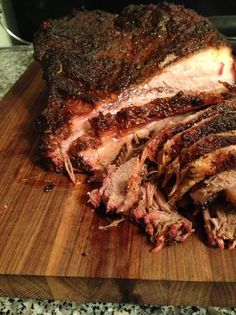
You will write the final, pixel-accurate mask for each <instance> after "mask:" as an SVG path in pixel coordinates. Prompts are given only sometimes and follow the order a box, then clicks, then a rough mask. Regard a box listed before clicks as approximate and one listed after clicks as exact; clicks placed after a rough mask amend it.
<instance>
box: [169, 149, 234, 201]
mask: <svg viewBox="0 0 236 315" xmlns="http://www.w3.org/2000/svg"><path fill="white" fill-rule="evenodd" d="M235 166H236V146H235V145H232V146H228V147H226V148H221V149H218V150H215V151H214V152H211V153H209V154H206V155H203V156H201V157H200V158H199V159H197V160H195V161H193V162H191V163H189V164H187V165H186V167H184V168H183V169H182V170H180V176H179V179H178V181H177V183H176V184H175V187H174V188H173V189H172V192H171V193H170V196H171V198H170V200H169V202H170V204H176V202H177V201H178V200H180V199H181V197H182V196H183V195H184V194H185V193H186V192H188V191H189V190H190V189H191V188H192V187H193V186H194V185H196V184H197V183H199V182H201V181H202V180H204V179H205V178H206V177H208V176H212V175H215V174H217V173H219V172H223V171H226V170H230V169H233V168H235Z"/></svg>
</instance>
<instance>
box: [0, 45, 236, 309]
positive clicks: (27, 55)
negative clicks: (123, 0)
mask: <svg viewBox="0 0 236 315" xmlns="http://www.w3.org/2000/svg"><path fill="white" fill-rule="evenodd" d="M32 54H33V48H32V47H31V46H29V47H26V46H16V47H14V48H1V49H0V99H1V98H2V97H3V95H4V94H5V93H6V92H7V91H8V90H9V89H10V88H11V86H12V85H13V84H14V82H15V81H16V80H17V79H18V78H19V77H20V75H21V74H22V73H23V72H24V70H25V69H26V68H27V66H28V65H29V64H30V62H31V61H32ZM0 314H9V315H11V314H12V315H18V314H19V315H21V314H24V315H29V314H33V315H39V314H42V315H44V314H46V315H79V314H91V315H92V314H95V315H100V314H105V315H112V314H114V315H127V314H132V315H146V314H155V315H159V314H160V315H175V314H176V315H181V314H185V315H218V314H219V315H226V314H227V315H234V314H236V308H218V307H208V308H200V307H196V306H185V307H183V306H178V307H177V306H176V307H174V306H157V305H155V306H154V305H132V304H111V303H93V302H90V303H84V304H78V303H75V302H70V301H40V300H32V299H29V300H23V299H19V298H15V299H14V298H8V297H0Z"/></svg>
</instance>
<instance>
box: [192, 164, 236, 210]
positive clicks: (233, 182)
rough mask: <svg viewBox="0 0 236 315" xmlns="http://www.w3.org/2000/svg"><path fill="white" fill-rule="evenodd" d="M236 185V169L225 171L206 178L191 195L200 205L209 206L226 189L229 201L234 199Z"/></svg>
mask: <svg viewBox="0 0 236 315" xmlns="http://www.w3.org/2000/svg"><path fill="white" fill-rule="evenodd" d="M235 187H236V169H232V170H229V171H224V172H221V173H218V174H217V175H214V176H212V177H209V178H207V179H206V180H204V181H203V182H202V183H201V185H200V187H196V189H194V190H193V191H192V192H191V193H190V196H191V198H192V199H193V201H194V203H195V204H196V205H197V206H198V207H207V206H209V204H211V202H212V200H214V197H216V195H217V194H218V193H219V192H221V191H224V192H225V193H226V196H227V198H226V199H227V200H228V201H229V202H231V201H232V204H233V202H234V200H233V195H235V193H233V189H234V188H235Z"/></svg>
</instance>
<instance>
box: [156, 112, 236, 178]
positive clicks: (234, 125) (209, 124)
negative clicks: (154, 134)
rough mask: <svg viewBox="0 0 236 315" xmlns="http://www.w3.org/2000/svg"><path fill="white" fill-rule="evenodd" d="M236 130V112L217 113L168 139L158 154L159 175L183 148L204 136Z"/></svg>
mask: <svg viewBox="0 0 236 315" xmlns="http://www.w3.org/2000/svg"><path fill="white" fill-rule="evenodd" d="M231 130H236V112H231V111H229V112H228V111H226V112H224V113H222V114H220V113H216V114H213V115H212V116H210V117H208V118H206V119H203V120H202V121H200V122H199V123H197V124H194V125H193V126H192V127H191V128H189V129H187V130H184V131H183V132H181V133H179V134H177V135H176V136H174V137H173V138H172V139H170V140H168V141H167V142H166V143H165V145H164V147H163V149H162V150H161V151H160V152H159V153H158V155H157V163H158V175H159V176H160V175H162V174H163V172H164V171H165V170H166V166H167V165H168V164H170V162H171V161H173V160H174V159H175V158H176V157H178V156H179V154H180V153H181V151H182V150H183V149H186V148H189V147H190V146H191V145H192V144H194V143H195V142H196V141H198V140H199V139H201V138H202V137H203V136H207V135H209V134H212V133H220V132H226V131H231Z"/></svg>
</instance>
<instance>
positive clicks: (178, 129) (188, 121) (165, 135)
mask: <svg viewBox="0 0 236 315" xmlns="http://www.w3.org/2000/svg"><path fill="white" fill-rule="evenodd" d="M235 109H236V99H235V98H233V99H232V100H228V101H225V102H223V103H219V104H217V105H213V106H211V107H209V108H207V109H205V110H202V111H199V112H196V113H194V114H192V115H189V116H187V117H186V118H183V119H180V120H177V122H173V123H168V124H167V126H166V127H165V128H163V129H162V130H161V131H160V132H159V133H157V135H156V136H155V137H153V138H152V139H151V140H150V141H149V142H148V143H147V146H146V147H145V150H144V153H143V158H148V159H149V160H151V161H156V160H157V157H158V155H161V154H162V153H163V150H162V149H163V146H164V145H165V144H166V143H170V144H171V142H168V141H169V140H171V139H172V138H174V136H176V135H178V134H179V135H180V136H181V135H182V132H183V131H185V130H187V129H189V128H191V127H193V126H196V125H197V124H198V123H201V121H202V120H204V119H206V118H208V117H210V116H212V117H213V116H214V115H216V114H221V113H224V112H226V111H235ZM173 145H174V144H173ZM166 146H167V144H166ZM169 150H171V146H170V147H169ZM160 152H162V153H160Z"/></svg>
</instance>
